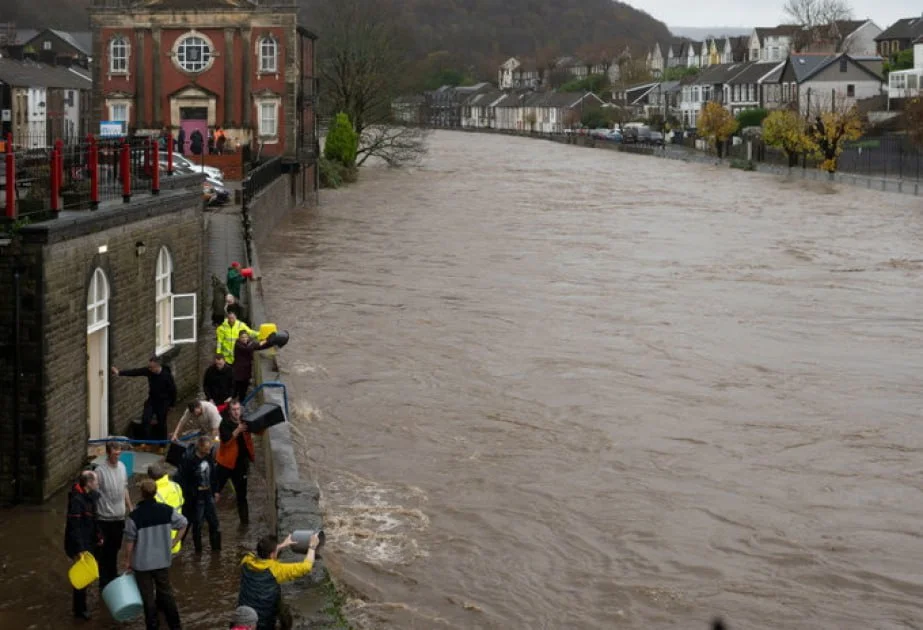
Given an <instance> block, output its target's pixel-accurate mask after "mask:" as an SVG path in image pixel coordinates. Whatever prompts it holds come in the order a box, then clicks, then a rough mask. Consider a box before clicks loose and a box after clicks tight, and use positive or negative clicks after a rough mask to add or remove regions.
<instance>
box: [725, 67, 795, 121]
mask: <svg viewBox="0 0 923 630" xmlns="http://www.w3.org/2000/svg"><path fill="white" fill-rule="evenodd" d="M780 66H782V62H776V61H751V62H748V63H745V64H741V65H740V66H739V69H740V71H739V72H737V73H736V74H734V75H733V76H731V77H730V78H728V79H727V81H726V82H725V84H724V87H723V92H724V99H723V101H722V102H723V103H724V106H725V107H726V108H727V109H728V111H730V112H731V113H732V114H734V115H735V116H736V115H737V114H738V113H740V112H742V111H744V110H747V109H755V108H757V107H762V106H763V99H762V89H761V88H762V85H763V82H764V81H766V79H767V78H768V77H770V76H772V72H773V71H774V70H775V69H776V68H779V67H780Z"/></svg>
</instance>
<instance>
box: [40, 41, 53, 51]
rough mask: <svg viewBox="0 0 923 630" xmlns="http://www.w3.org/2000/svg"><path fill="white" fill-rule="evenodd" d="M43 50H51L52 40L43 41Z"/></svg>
mask: <svg viewBox="0 0 923 630" xmlns="http://www.w3.org/2000/svg"><path fill="white" fill-rule="evenodd" d="M42 50H51V40H48V39H46V40H45V41H43V42H42Z"/></svg>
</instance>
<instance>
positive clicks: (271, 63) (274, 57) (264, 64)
mask: <svg viewBox="0 0 923 630" xmlns="http://www.w3.org/2000/svg"><path fill="white" fill-rule="evenodd" d="M278 71H279V45H278V44H277V43H276V40H275V39H274V38H272V37H271V36H266V37H264V38H262V39H261V40H260V72H278Z"/></svg>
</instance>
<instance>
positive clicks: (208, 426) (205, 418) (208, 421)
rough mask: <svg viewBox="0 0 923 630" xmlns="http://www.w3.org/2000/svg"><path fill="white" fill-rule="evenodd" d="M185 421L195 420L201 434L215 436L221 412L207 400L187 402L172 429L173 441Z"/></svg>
mask: <svg viewBox="0 0 923 630" xmlns="http://www.w3.org/2000/svg"><path fill="white" fill-rule="evenodd" d="M187 422H195V423H196V428H197V429H198V431H199V432H200V433H201V434H202V435H207V436H209V437H211V438H217V437H218V426H219V425H220V424H221V413H220V412H219V411H218V407H216V406H215V404H214V403H210V402H208V401H207V400H194V401H192V402H191V403H189V406H188V407H187V408H186V411H185V413H183V417H182V418H180V419H179V424H177V425H176V429H175V430H174V431H173V441H174V442H175V441H176V440H178V439H179V436H180V435H182V432H183V427H184V426H186V423H187Z"/></svg>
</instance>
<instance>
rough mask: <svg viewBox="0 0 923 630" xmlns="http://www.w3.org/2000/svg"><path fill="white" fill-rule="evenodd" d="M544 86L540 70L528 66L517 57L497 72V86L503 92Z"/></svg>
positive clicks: (506, 62)
mask: <svg viewBox="0 0 923 630" xmlns="http://www.w3.org/2000/svg"><path fill="white" fill-rule="evenodd" d="M541 84H542V73H541V72H539V70H538V68H535V67H533V66H527V65H526V64H525V63H523V62H521V61H520V60H519V59H517V58H516V57H510V58H509V59H507V60H506V61H504V62H503V63H502V64H500V69H499V70H498V71H497V86H498V87H499V88H500V89H501V90H512V89H520V88H532V89H534V88H537V87H539V86H540V85H541Z"/></svg>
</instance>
